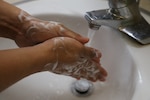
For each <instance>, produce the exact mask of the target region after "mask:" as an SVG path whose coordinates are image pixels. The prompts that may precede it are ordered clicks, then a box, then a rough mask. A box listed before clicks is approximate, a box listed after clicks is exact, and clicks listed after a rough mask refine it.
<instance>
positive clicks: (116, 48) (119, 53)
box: [0, 0, 140, 100]
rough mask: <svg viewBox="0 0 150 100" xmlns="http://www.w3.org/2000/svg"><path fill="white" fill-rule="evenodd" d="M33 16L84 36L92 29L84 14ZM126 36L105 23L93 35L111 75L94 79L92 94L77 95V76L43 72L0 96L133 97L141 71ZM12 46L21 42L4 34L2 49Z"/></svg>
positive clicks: (11, 99)
mask: <svg viewBox="0 0 150 100" xmlns="http://www.w3.org/2000/svg"><path fill="white" fill-rule="evenodd" d="M52 1H53V0H52ZM23 7H24V5H23ZM58 12H59V11H58ZM68 12H71V11H70V10H69V11H68ZM68 12H67V13H68ZM33 16H35V17H37V18H40V19H43V20H51V21H57V22H61V23H63V24H64V25H65V26H67V27H68V28H70V29H72V30H73V31H75V32H77V33H80V34H81V35H83V36H87V35H88V32H89V31H88V30H89V28H88V23H87V22H86V20H85V19H84V17H83V16H82V14H73V13H71V14H66V13H51V12H49V13H47V12H46V13H36V14H35V13H33ZM122 38H123V36H122V35H121V34H120V33H119V32H118V31H116V30H113V29H111V28H109V27H105V26H102V27H101V28H100V30H98V31H96V32H95V34H94V35H93V37H92V38H91V42H90V45H91V46H92V47H94V48H96V49H98V50H100V51H101V53H102V59H101V64H102V66H104V68H105V69H106V70H107V72H108V77H107V78H106V81H105V82H95V83H93V86H94V90H93V93H92V94H91V95H90V96H88V97H77V96H75V95H74V94H72V92H71V85H72V83H74V82H75V81H76V79H74V78H71V77H69V76H63V75H56V74H53V73H50V72H41V73H36V74H33V75H31V76H29V77H26V78H24V79H22V80H21V81H19V82H17V83H16V84H14V85H13V86H11V87H9V88H8V89H6V90H5V91H3V92H2V93H0V100H70V99H71V100H84V99H86V100H133V97H134V95H135V92H136V88H137V84H138V83H139V76H140V75H139V72H138V69H137V67H136V63H135V61H134V59H133V57H132V55H131V54H130V51H129V50H128V48H127V46H126V43H125V41H124V40H123V39H122ZM10 48H17V46H16V44H15V43H14V42H13V41H12V40H9V39H4V38H0V49H10Z"/></svg>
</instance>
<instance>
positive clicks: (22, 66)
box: [0, 37, 107, 91]
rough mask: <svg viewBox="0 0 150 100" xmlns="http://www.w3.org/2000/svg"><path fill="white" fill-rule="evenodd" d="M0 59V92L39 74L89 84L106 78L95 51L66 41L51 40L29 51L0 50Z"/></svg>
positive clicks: (65, 39) (97, 53) (27, 49)
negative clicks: (55, 74)
mask: <svg viewBox="0 0 150 100" xmlns="http://www.w3.org/2000/svg"><path fill="white" fill-rule="evenodd" d="M70 46H72V48H70ZM0 55H1V56H0V83H1V84H0V91H2V90H4V89H6V88H7V87H9V86H10V85H12V84H14V83H15V82H17V81H19V80H21V79H23V78H24V77H26V76H29V75H31V74H34V73H37V72H41V71H50V72H53V73H57V74H62V75H69V76H72V77H75V78H77V79H79V78H86V79H88V80H91V81H96V80H100V81H104V80H105V77H106V76H107V72H106V71H105V70H104V69H103V68H102V67H101V65H100V61H99V60H100V57H101V54H100V53H99V52H98V51H97V50H95V49H93V48H89V47H85V46H84V45H83V44H81V43H80V42H78V41H76V40H75V39H72V38H67V37H58V38H53V39H50V40H47V41H45V42H43V43H40V44H38V45H35V46H31V47H25V48H18V49H11V50H1V51H0Z"/></svg>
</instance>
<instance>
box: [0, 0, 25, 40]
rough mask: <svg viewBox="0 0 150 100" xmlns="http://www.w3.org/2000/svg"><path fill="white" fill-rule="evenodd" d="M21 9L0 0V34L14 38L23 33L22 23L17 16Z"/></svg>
mask: <svg viewBox="0 0 150 100" xmlns="http://www.w3.org/2000/svg"><path fill="white" fill-rule="evenodd" d="M21 11H22V10H21V9H19V8H17V7H15V6H13V5H10V4H8V3H6V2H4V1H3V0H0V30H1V32H0V36H1V37H6V38H11V39H15V37H16V35H18V34H23V31H24V30H23V26H24V25H23V24H24V23H22V22H21V21H20V20H19V18H18V16H19V14H20V12H21Z"/></svg>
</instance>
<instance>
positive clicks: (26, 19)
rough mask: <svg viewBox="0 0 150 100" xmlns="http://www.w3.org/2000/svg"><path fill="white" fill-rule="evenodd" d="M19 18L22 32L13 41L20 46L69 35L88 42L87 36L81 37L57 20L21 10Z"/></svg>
mask: <svg viewBox="0 0 150 100" xmlns="http://www.w3.org/2000/svg"><path fill="white" fill-rule="evenodd" d="M19 20H20V22H21V23H23V29H22V30H23V32H24V33H23V35H22V34H18V35H17V36H16V39H15V41H16V43H17V45H18V46H20V47H24V46H32V45H35V44H38V43H41V42H43V41H45V40H48V39H51V38H54V37H71V38H74V39H76V40H78V41H79V42H81V43H83V44H84V43H86V42H88V38H85V37H82V36H81V35H79V34H77V33H75V32H73V31H71V30H69V29H68V28H66V27H65V26H64V25H62V24H60V23H58V22H52V21H43V20H40V19H37V18H34V17H32V16H30V15H29V14H27V13H25V12H23V11H22V12H21V13H20V15H19Z"/></svg>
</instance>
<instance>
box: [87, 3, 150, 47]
mask: <svg viewBox="0 0 150 100" xmlns="http://www.w3.org/2000/svg"><path fill="white" fill-rule="evenodd" d="M108 4H109V9H103V10H95V11H90V12H86V14H85V18H86V20H87V21H88V23H89V27H90V28H91V29H95V30H98V29H99V28H100V26H101V25H105V26H109V27H113V28H115V29H117V30H119V31H121V32H124V33H126V34H127V35H129V36H131V37H132V38H134V39H135V40H137V41H138V42H140V43H141V44H148V43H150V25H149V23H148V22H147V21H146V20H145V19H144V18H143V16H142V15H141V14H140V10H139V0H109V1H108Z"/></svg>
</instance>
